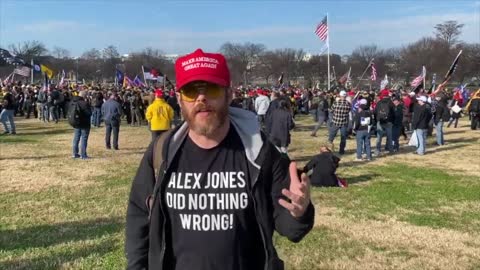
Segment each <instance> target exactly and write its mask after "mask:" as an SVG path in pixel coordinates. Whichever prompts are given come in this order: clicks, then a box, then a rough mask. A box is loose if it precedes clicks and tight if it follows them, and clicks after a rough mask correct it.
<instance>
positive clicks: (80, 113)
mask: <svg viewBox="0 0 480 270" xmlns="http://www.w3.org/2000/svg"><path fill="white" fill-rule="evenodd" d="M86 96H87V91H85V90H83V91H80V93H78V96H77V97H74V98H73V101H72V106H70V112H69V119H68V120H69V123H70V125H72V126H73V128H74V133H73V146H72V152H73V155H72V158H81V159H88V158H89V156H88V155H87V144H88V136H89V135H90V125H91V123H90V117H91V116H92V109H91V107H90V104H89V103H88V102H87V101H85V98H86ZM80 142H81V146H80V154H78V152H79V149H78V144H79V143H80Z"/></svg>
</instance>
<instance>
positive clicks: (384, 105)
mask: <svg viewBox="0 0 480 270" xmlns="http://www.w3.org/2000/svg"><path fill="white" fill-rule="evenodd" d="M379 98H380V101H378V103H377V104H376V106H375V114H374V115H375V122H376V123H377V143H376V152H375V156H380V155H381V151H382V138H383V136H384V135H386V136H387V141H386V142H385V145H386V149H387V150H388V152H389V153H390V154H391V153H393V140H392V128H393V122H394V120H395V105H394V104H393V102H392V99H391V98H390V95H389V91H388V90H382V91H381V92H380V96H379Z"/></svg>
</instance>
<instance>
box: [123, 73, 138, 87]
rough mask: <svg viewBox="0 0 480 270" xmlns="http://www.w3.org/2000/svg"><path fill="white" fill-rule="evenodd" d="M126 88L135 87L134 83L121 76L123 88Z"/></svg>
mask: <svg viewBox="0 0 480 270" xmlns="http://www.w3.org/2000/svg"><path fill="white" fill-rule="evenodd" d="M127 86H135V83H134V82H133V81H132V79H130V78H128V76H127V75H125V76H123V88H125V87H127Z"/></svg>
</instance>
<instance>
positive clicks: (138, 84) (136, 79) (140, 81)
mask: <svg viewBox="0 0 480 270" xmlns="http://www.w3.org/2000/svg"><path fill="white" fill-rule="evenodd" d="M133 84H134V85H135V86H137V87H145V84H144V83H143V82H142V80H140V78H139V77H138V75H137V76H135V79H133Z"/></svg>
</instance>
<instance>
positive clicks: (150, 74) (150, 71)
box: [143, 66, 164, 82]
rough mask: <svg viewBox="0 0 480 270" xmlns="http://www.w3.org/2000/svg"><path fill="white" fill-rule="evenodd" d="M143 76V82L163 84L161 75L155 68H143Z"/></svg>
mask: <svg viewBox="0 0 480 270" xmlns="http://www.w3.org/2000/svg"><path fill="white" fill-rule="evenodd" d="M143 76H144V78H145V80H152V81H158V82H163V76H164V75H163V74H162V73H161V72H160V71H158V70H157V69H155V68H149V67H146V66H143Z"/></svg>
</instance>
